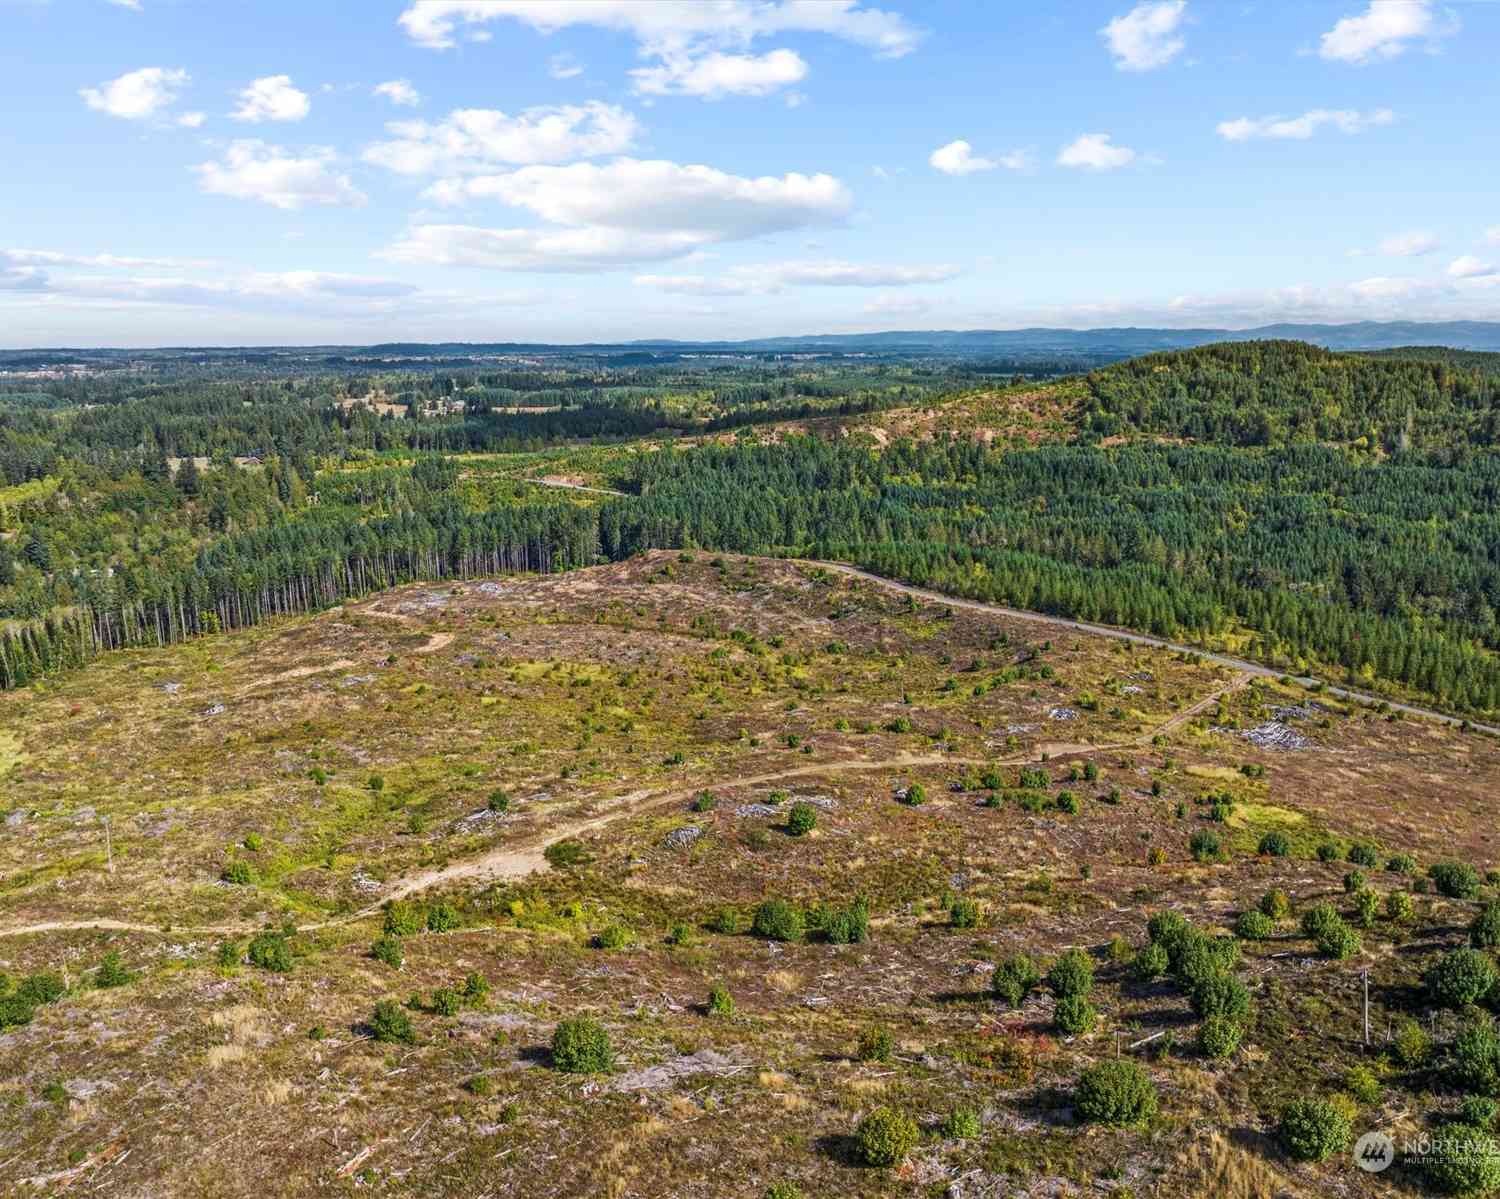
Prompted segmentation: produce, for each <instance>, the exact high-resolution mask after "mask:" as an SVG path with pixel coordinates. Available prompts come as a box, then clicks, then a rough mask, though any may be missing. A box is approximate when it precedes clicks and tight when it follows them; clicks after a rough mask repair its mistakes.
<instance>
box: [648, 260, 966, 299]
mask: <svg viewBox="0 0 1500 1199" xmlns="http://www.w3.org/2000/svg"><path fill="white" fill-rule="evenodd" d="M959 273H960V268H958V267H957V266H952V265H948V264H938V265H932V266H871V265H866V264H861V263H855V262H841V261H838V260H824V261H815V262H772V263H765V264H762V265H759V266H740V267H735V268H734V269H733V270H731V271H729V272H728V273H727V274H724V275H719V276H709V275H637V276H636V277H635V283H636V284H637V285H638V286H641V287H652V288H655V289H656V290H658V291H665V292H672V293H675V294H678V295H696V296H748V295H774V294H776V293H778V292H781V291H784V290H786V288H788V287H911V286H916V285H919V284H923V283H942V282H944V281H946V280H948V279H952V278H954V277H955V276H956V275H958V274H959Z"/></svg>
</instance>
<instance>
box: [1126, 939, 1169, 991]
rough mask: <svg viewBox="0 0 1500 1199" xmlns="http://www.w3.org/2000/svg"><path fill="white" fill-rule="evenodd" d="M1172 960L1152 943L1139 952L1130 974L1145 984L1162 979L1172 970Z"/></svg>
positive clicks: (1163, 950) (1131, 964)
mask: <svg viewBox="0 0 1500 1199" xmlns="http://www.w3.org/2000/svg"><path fill="white" fill-rule="evenodd" d="M1171 965H1172V960H1171V958H1169V957H1168V956H1167V951H1166V950H1165V949H1163V948H1162V947H1161V946H1160V945H1158V944H1157V943H1156V942H1155V941H1151V942H1149V943H1148V944H1146V945H1143V946H1142V947H1141V948H1140V950H1138V951H1137V953H1136V955H1135V958H1134V960H1133V961H1132V962H1131V963H1130V972H1131V973H1132V974H1134V975H1135V977H1136V978H1138V979H1139V980H1140V981H1141V982H1143V983H1148V982H1151V981H1152V980H1153V979H1158V978H1160V977H1161V976H1162V975H1163V974H1165V973H1166V972H1167V971H1168V969H1170V968H1171Z"/></svg>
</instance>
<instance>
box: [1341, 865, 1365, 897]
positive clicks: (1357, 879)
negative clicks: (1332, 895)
mask: <svg viewBox="0 0 1500 1199" xmlns="http://www.w3.org/2000/svg"><path fill="white" fill-rule="evenodd" d="M1364 889H1365V872H1364V871H1363V870H1351V871H1349V872H1348V873H1347V874H1346V875H1344V894H1345V895H1358V894H1359V893H1360V892H1361V891H1363V890H1364Z"/></svg>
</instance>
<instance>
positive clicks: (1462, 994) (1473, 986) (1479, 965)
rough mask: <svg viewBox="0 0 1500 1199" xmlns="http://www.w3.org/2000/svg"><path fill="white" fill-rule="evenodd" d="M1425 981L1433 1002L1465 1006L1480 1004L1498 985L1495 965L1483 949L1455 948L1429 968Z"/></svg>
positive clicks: (1458, 1006) (1450, 1005)
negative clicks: (1496, 984) (1496, 983)
mask: <svg viewBox="0 0 1500 1199" xmlns="http://www.w3.org/2000/svg"><path fill="white" fill-rule="evenodd" d="M1423 981H1424V982H1425V983H1426V984H1427V995H1428V998H1429V999H1430V1000H1431V1001H1432V1002H1433V1003H1435V1004H1437V1005H1438V1006H1440V1007H1451V1008H1463V1007H1467V1006H1468V1005H1469V1004H1471V1003H1478V1002H1479V1000H1480V999H1482V998H1483V997H1484V996H1485V995H1487V994H1488V993H1489V990H1490V988H1491V987H1493V986H1494V985H1495V965H1494V963H1493V962H1491V961H1490V959H1489V956H1488V955H1487V954H1485V953H1484V952H1483V951H1481V950H1478V949H1454V950H1451V951H1449V952H1448V953H1445V954H1443V956H1442V957H1440V958H1438V960H1437V961H1436V962H1434V963H1433V964H1432V965H1431V966H1429V967H1428V968H1427V971H1426V973H1425V974H1424V975H1423Z"/></svg>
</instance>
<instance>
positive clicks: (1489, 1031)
mask: <svg viewBox="0 0 1500 1199" xmlns="http://www.w3.org/2000/svg"><path fill="white" fill-rule="evenodd" d="M1450 1073H1451V1075H1452V1079H1453V1081H1454V1082H1455V1083H1457V1084H1458V1085H1459V1086H1460V1087H1462V1088H1463V1089H1464V1090H1466V1091H1473V1092H1474V1093H1475V1094H1478V1095H1500V1037H1497V1036H1496V1035H1495V1025H1494V1023H1493V1022H1492V1021H1491V1020H1490V1019H1488V1018H1487V1017H1483V1018H1480V1019H1477V1020H1471V1021H1470V1022H1469V1023H1467V1024H1465V1025H1464V1026H1463V1028H1461V1029H1459V1032H1458V1036H1456V1037H1454V1038H1453V1061H1452V1064H1451V1069H1450Z"/></svg>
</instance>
